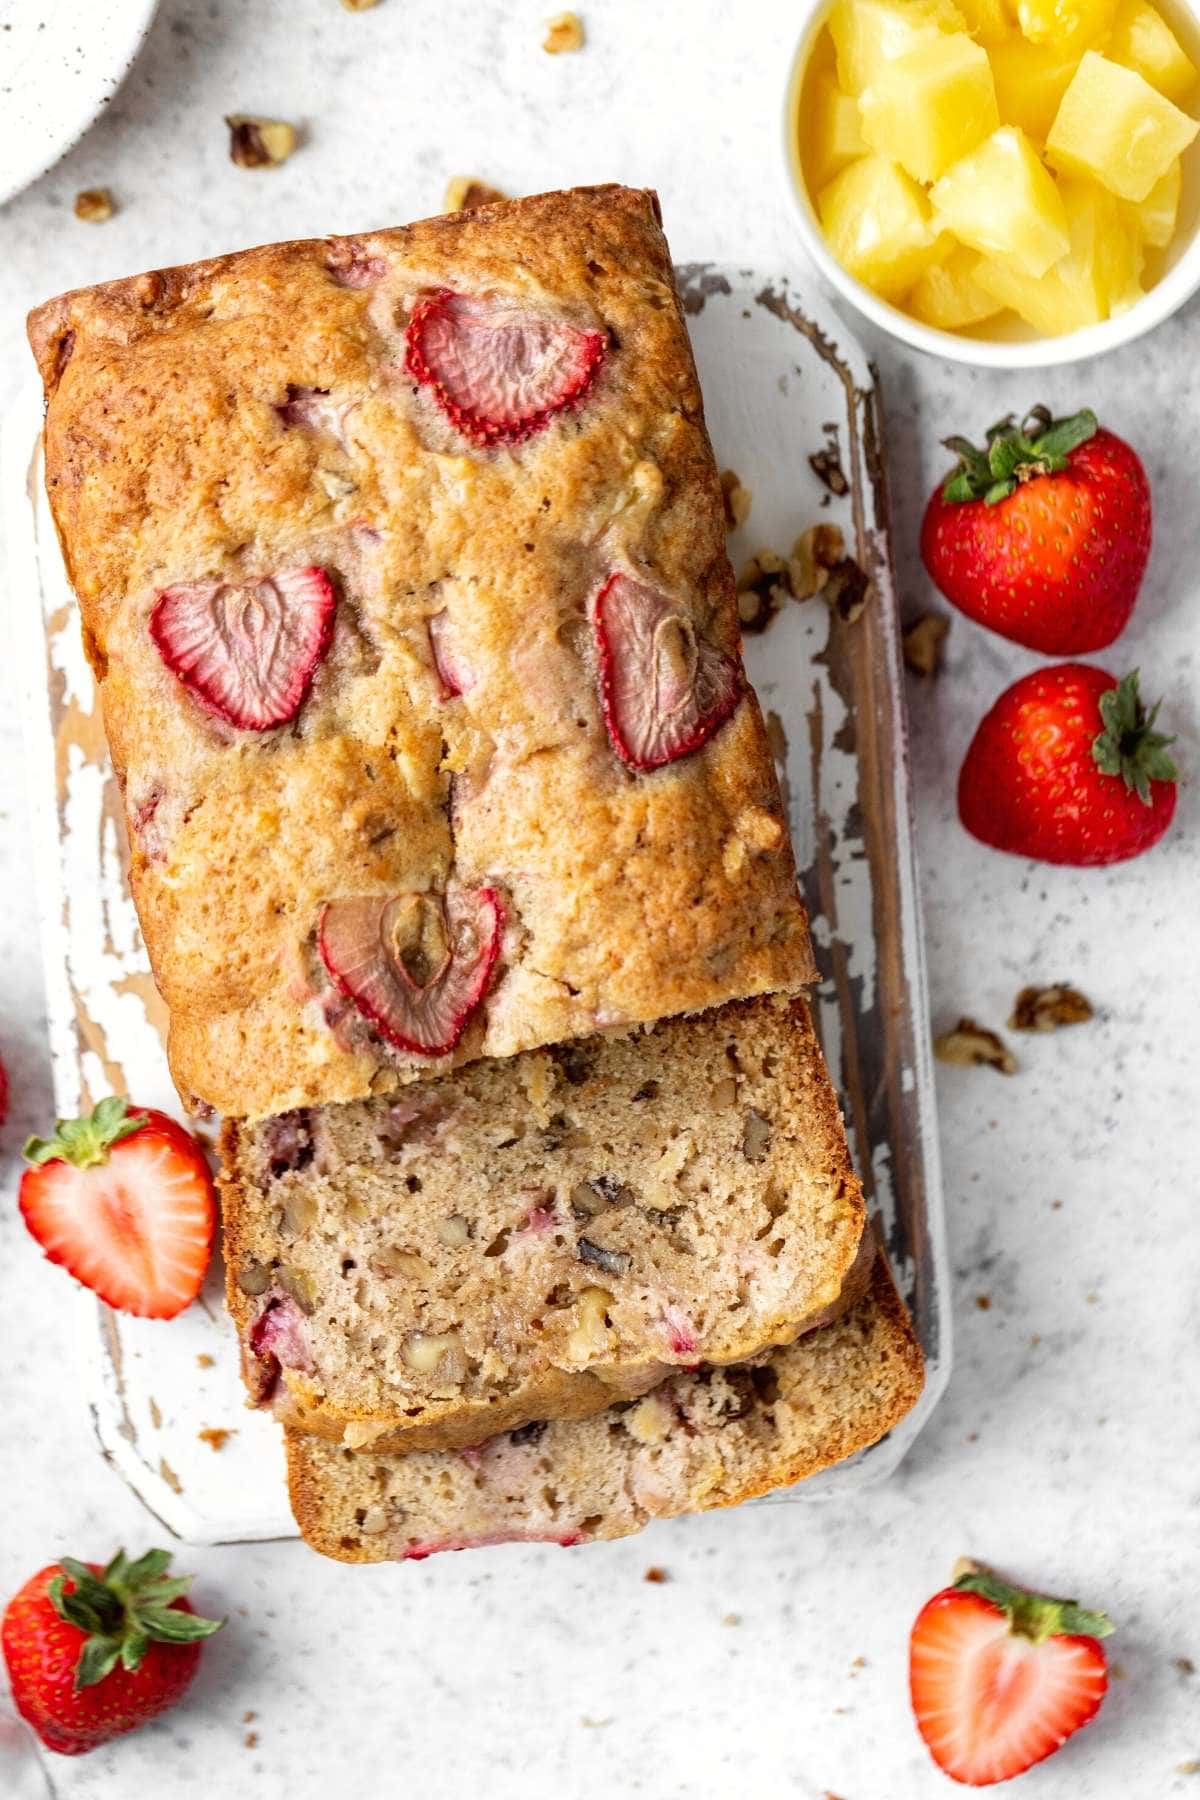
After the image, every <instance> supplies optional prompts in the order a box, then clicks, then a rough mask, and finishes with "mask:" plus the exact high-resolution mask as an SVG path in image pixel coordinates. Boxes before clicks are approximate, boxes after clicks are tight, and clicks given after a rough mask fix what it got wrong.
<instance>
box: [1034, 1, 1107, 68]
mask: <svg viewBox="0 0 1200 1800" xmlns="http://www.w3.org/2000/svg"><path fill="white" fill-rule="evenodd" d="M1116 9H1117V0H1017V21H1018V23H1019V24H1020V27H1021V30H1022V31H1023V32H1024V33H1025V36H1026V37H1027V38H1029V39H1030V41H1031V42H1032V43H1035V44H1053V45H1054V47H1055V49H1057V50H1073V51H1074V52H1075V54H1076V56H1080V55H1082V53H1083V51H1085V50H1086V49H1087V47H1088V45H1089V44H1097V43H1099V42H1100V40H1101V39H1102V38H1103V37H1104V35H1105V33H1106V32H1107V31H1108V29H1109V27H1110V26H1111V24H1112V18H1113V14H1114V12H1115V11H1116Z"/></svg>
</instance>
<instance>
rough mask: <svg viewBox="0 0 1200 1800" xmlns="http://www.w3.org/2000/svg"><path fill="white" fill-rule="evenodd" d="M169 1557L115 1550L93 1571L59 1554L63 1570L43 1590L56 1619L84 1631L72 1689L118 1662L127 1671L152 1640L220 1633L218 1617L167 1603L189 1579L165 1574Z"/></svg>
mask: <svg viewBox="0 0 1200 1800" xmlns="http://www.w3.org/2000/svg"><path fill="white" fill-rule="evenodd" d="M170 1561H171V1553H170V1551H169V1550H147V1552H146V1554H145V1555H144V1556H140V1557H139V1558H138V1559H137V1561H136V1562H130V1561H129V1558H128V1557H127V1556H126V1554H125V1552H124V1551H123V1550H118V1551H117V1554H116V1555H115V1556H114V1557H113V1558H112V1560H111V1562H109V1563H108V1564H107V1565H106V1567H105V1568H104V1569H103V1570H102V1572H101V1573H100V1574H99V1575H95V1574H93V1573H92V1571H91V1569H89V1568H88V1566H87V1564H86V1563H81V1562H77V1561H76V1560H75V1558H74V1557H73V1556H63V1557H60V1559H59V1565H58V1566H59V1568H60V1569H61V1570H62V1574H61V1575H55V1576H54V1577H53V1578H52V1579H51V1581H49V1582H48V1583H47V1587H46V1591H47V1593H48V1594H49V1596H50V1603H51V1605H52V1606H53V1608H54V1610H55V1612H56V1613H57V1614H58V1616H59V1618H60V1619H65V1620H66V1622H67V1623H68V1624H69V1625H74V1626H76V1627H77V1628H78V1629H79V1630H80V1631H82V1632H84V1633H85V1642H84V1644H83V1648H82V1649H81V1650H80V1652H79V1661H78V1662H77V1663H76V1665H75V1688H76V1691H77V1692H78V1690H79V1689H80V1688H85V1687H94V1686H95V1685H96V1683H97V1682H99V1681H103V1680H104V1677H105V1676H106V1675H108V1674H109V1673H110V1672H111V1671H112V1670H113V1669H115V1668H116V1666H117V1663H118V1661H119V1662H120V1663H121V1666H122V1667H123V1668H125V1669H128V1670H129V1671H130V1672H131V1673H132V1672H133V1671H135V1670H136V1669H137V1668H138V1666H139V1665H140V1663H141V1660H142V1658H143V1657H144V1656H145V1654H146V1651H147V1650H148V1649H149V1648H150V1645H151V1644H152V1643H158V1644H194V1643H197V1642H198V1641H199V1640H200V1639H201V1638H207V1637H211V1636H212V1634H213V1632H214V1631H220V1629H221V1626H222V1625H223V1624H224V1623H225V1621H224V1620H223V1619H201V1618H199V1617H198V1616H197V1615H196V1614H195V1613H190V1612H182V1611H180V1610H179V1608H178V1607H175V1606H173V1605H172V1604H171V1602H172V1601H173V1600H178V1599H179V1597H180V1596H181V1595H182V1594H185V1593H186V1592H187V1590H188V1588H189V1587H190V1586H191V1584H192V1577H191V1576H190V1575H180V1576H174V1577H171V1576H168V1575H167V1573H166V1571H167V1568H168V1567H169V1565H170ZM68 1581H69V1582H70V1583H71V1586H70V1588H69V1589H68V1587H67V1582H68Z"/></svg>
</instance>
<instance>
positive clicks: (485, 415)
mask: <svg viewBox="0 0 1200 1800" xmlns="http://www.w3.org/2000/svg"><path fill="white" fill-rule="evenodd" d="M405 340H406V343H407V352H406V356H405V367H406V368H407V370H408V372H409V374H410V375H413V376H415V377H416V379H417V380H418V381H419V382H421V383H422V384H423V385H424V386H425V387H428V388H429V389H431V391H432V393H433V396H434V398H435V399H436V401H437V403H438V405H439V406H440V407H441V409H442V411H443V412H444V413H445V414H446V416H447V418H448V419H450V421H451V423H452V424H453V425H455V426H456V427H457V429H458V430H459V431H461V432H462V434H463V436H464V437H467V438H470V439H471V441H472V443H475V444H516V443H520V441H521V440H522V439H523V438H527V437H529V436H530V435H531V433H533V432H535V431H540V430H541V428H542V426H543V425H546V424H547V423H548V422H549V421H550V420H551V419H552V418H553V417H554V415H555V413H559V412H562V410H563V408H564V407H567V406H573V405H575V404H576V403H577V402H578V401H579V400H581V399H582V398H583V396H584V394H585V393H586V392H587V390H588V388H589V387H590V386H591V384H592V382H593V380H594V379H595V376H596V373H597V370H598V369H599V367H600V364H601V363H602V362H603V360H604V349H605V336H604V333H603V332H602V331H585V330H582V329H581V328H580V327H579V326H578V325H571V324H569V323H568V322H567V321H566V320H565V319H553V318H546V317H544V316H542V315H541V314H539V313H535V312H527V311H523V310H522V309H521V308H520V307H519V306H516V305H514V304H513V302H511V301H509V300H499V299H493V300H481V299H477V298H475V297H473V296H470V295H467V294H452V293H451V292H450V291H449V290H448V289H446V288H441V289H439V290H438V292H437V293H435V294H429V295H427V296H426V297H425V298H424V299H423V300H418V301H417V303H416V305H415V306H414V307H413V310H412V317H411V318H410V319H409V322H408V329H407V331H406V333H405Z"/></svg>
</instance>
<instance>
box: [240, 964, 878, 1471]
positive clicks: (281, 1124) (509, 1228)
mask: <svg viewBox="0 0 1200 1800" xmlns="http://www.w3.org/2000/svg"><path fill="white" fill-rule="evenodd" d="M222 1151H223V1171H222V1174H221V1177H220V1187H221V1198H222V1209H223V1213H224V1220H225V1252H226V1262H227V1269H228V1297H229V1306H230V1311H231V1313H232V1314H233V1317H234V1320H235V1322H236V1324H237V1326H238V1329H239V1334H240V1337H241V1341H242V1345H243V1356H244V1364H245V1367H246V1370H247V1379H248V1384H249V1386H250V1389H251V1394H252V1397H255V1398H258V1399H259V1400H261V1401H263V1402H268V1403H270V1404H272V1405H273V1406H274V1407H275V1410H276V1411H277V1413H278V1414H279V1416H280V1417H281V1418H283V1419H284V1420H285V1422H288V1423H290V1424H293V1425H296V1426H301V1427H303V1428H305V1429H308V1430H311V1431H317V1432H321V1433H324V1434H327V1435H329V1436H331V1437H335V1438H338V1439H341V1440H342V1441H344V1442H346V1443H349V1444H351V1445H363V1444H371V1445H373V1446H374V1447H375V1448H378V1449H384V1448H386V1449H409V1448H418V1447H421V1448H452V1447H458V1446H462V1445H471V1444H475V1443H478V1442H479V1441H480V1439H481V1438H486V1437H492V1436H494V1435H495V1433H496V1432H497V1431H501V1430H509V1429H512V1428H515V1427H519V1426H522V1425H525V1424H527V1423H529V1422H531V1421H534V1420H539V1419H543V1418H547V1417H572V1416H583V1415H586V1414H589V1413H593V1412H597V1411H600V1410H602V1409H604V1408H606V1407H607V1406H609V1405H610V1404H611V1403H612V1402H613V1400H614V1398H628V1397H631V1396H636V1395H639V1394H641V1393H643V1392H645V1391H646V1390H647V1389H648V1388H650V1387H652V1386H654V1385H655V1384H656V1383H657V1382H659V1381H661V1380H662V1379H663V1378H664V1377H665V1376H668V1375H669V1374H671V1373H672V1371H673V1370H675V1369H678V1368H680V1367H685V1368H694V1367H696V1366H697V1365H698V1364H700V1363H708V1364H728V1363H737V1362H743V1361H745V1360H746V1359H748V1358H750V1357H752V1356H755V1355H757V1354H760V1353H761V1352H763V1351H765V1350H769V1349H771V1348H772V1347H773V1346H776V1345H779V1344H785V1343H790V1342H791V1341H792V1340H793V1339H795V1338H796V1336H797V1335H798V1334H799V1333H800V1332H802V1331H804V1330H810V1329H813V1328H814V1327H815V1326H817V1325H818V1324H820V1323H821V1322H822V1321H823V1320H824V1319H825V1318H826V1317H828V1316H829V1315H830V1312H831V1310H832V1309H834V1308H836V1307H837V1306H838V1305H839V1304H841V1305H845V1304H848V1302H849V1298H850V1287H849V1286H848V1284H851V1283H852V1281H853V1278H854V1275H855V1273H856V1272H857V1269H858V1267H859V1265H860V1262H861V1259H860V1255H859V1253H860V1245H861V1242H862V1238H863V1226H864V1208H863V1201H862V1195H861V1192H860V1189H859V1184H858V1181H857V1179H856V1177H855V1175H854V1171H853V1168H852V1166H851V1163H850V1159H849V1155H848V1152H847V1148H846V1140H845V1135H844V1132H843V1128H842V1120H841V1116H840V1113H839V1111H838V1106H837V1101H836V1098H835V1096H834V1093H833V1089H832V1087H831V1085H830V1083H829V1078H828V1075H827V1074H826V1071H825V1065H824V1062H823V1059H822V1056H821V1052H820V1048H819V1045H818V1044H817V1041H816V1037H815V1034H814V1032H813V1028H812V1024H811V1020H810V1018H809V1014H808V1009H807V1006H806V1004H805V1002H804V1001H803V1000H797V999H792V1000H788V999H784V998H782V997H768V998H759V999H755V1000H748V1001H737V1002H731V1003H730V1004H729V1005H727V1006H725V1007H723V1008H719V1009H716V1010H714V1011H713V1012H710V1013H705V1014H702V1015H699V1016H696V1017H687V1018H681V1019H669V1020H664V1021H662V1022H660V1023H659V1024H658V1025H656V1026H654V1027H650V1028H643V1029H640V1030H637V1031H634V1032H631V1033H629V1034H627V1035H623V1036H616V1035H606V1036H599V1037H596V1038H592V1039H587V1040H584V1041H580V1042H571V1043H568V1044H566V1045H562V1046H558V1047H556V1048H554V1049H551V1050H531V1051H526V1052H524V1053H523V1054H522V1055H521V1056H519V1057H518V1058H516V1059H514V1060H512V1061H507V1062H501V1061H497V1060H495V1059H484V1060H482V1061H479V1062H476V1063H472V1064H468V1065H466V1066H465V1067H463V1068H461V1069H459V1070H456V1071H454V1072H453V1073H452V1074H450V1075H447V1076H444V1077H441V1078H439V1079H437V1080H433V1081H428V1082H423V1083H421V1084H420V1085H419V1086H416V1087H409V1088H406V1089H405V1090H404V1091H403V1092H402V1093H401V1094H400V1096H399V1097H398V1098H388V1099H378V1100H367V1101H354V1102H350V1103H344V1104H340V1105H336V1106H330V1107H323V1108H320V1107H318V1108H304V1109H300V1110H297V1111H294V1112H291V1113H289V1114H285V1115H282V1116H280V1117H277V1118H274V1119H270V1120H266V1121H262V1122H260V1123H258V1124H256V1125H254V1126H237V1125H231V1124H227V1125H226V1127H225V1132H224V1137H223V1142H222ZM864 1276H865V1271H864Z"/></svg>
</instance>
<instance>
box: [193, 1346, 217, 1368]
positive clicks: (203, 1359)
mask: <svg viewBox="0 0 1200 1800" xmlns="http://www.w3.org/2000/svg"><path fill="white" fill-rule="evenodd" d="M214 1366H215V1364H214V1361H213V1358H212V1357H211V1356H210V1355H209V1354H208V1351H207V1350H202V1351H201V1352H200V1354H199V1356H198V1357H197V1358H196V1367H197V1368H198V1369H211V1368H213V1367H214Z"/></svg>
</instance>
